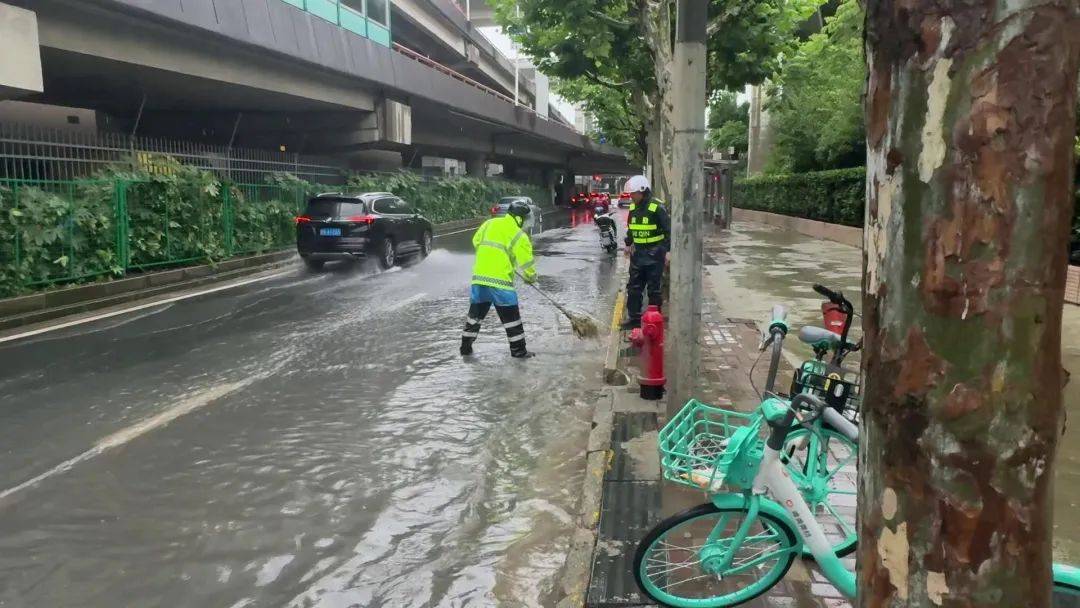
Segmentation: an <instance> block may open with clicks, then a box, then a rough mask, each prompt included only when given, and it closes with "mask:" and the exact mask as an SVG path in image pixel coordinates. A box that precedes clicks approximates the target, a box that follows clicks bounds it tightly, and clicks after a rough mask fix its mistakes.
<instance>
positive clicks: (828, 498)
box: [760, 285, 860, 557]
mask: <svg viewBox="0 0 1080 608" xmlns="http://www.w3.org/2000/svg"><path fill="white" fill-rule="evenodd" d="M814 289H815V290H816V291H818V292H819V293H822V294H823V295H826V294H828V295H827V296H826V297H829V299H830V301H831V302H832V303H833V304H834V306H835V307H836V308H837V309H838V311H840V312H841V313H843V315H844V323H843V328H842V330H841V331H840V333H839V334H837V333H834V332H832V331H828V330H825V329H822V328H817V327H804V328H802V329H801V330H800V331H799V339H800V340H802V341H803V342H806V343H807V344H809V345H811V346H812V347H813V349H814V358H813V359H810V360H808V361H805V362H803V364H802V365H801V366H800V367H799V369H797V370H796V373H795V376H794V378H793V380H792V384H791V392H790V394H792V395H794V394H798V393H808V394H812V395H817V396H819V397H821V398H822V399H824V400H825V401H826V403H828V404H829V405H830V406H832V407H830V408H829V411H827V412H825V413H824V414H823V415H822V416H816V417H813V418H812V419H811V420H805V421H803V426H802V427H801V428H798V429H796V430H794V431H792V432H791V433H790V434H789V435H788V439H787V443H786V444H785V446H784V449H783V450H782V461H783V463H784V465H785V466H786V467H787V469H788V471H789V473H790V474H791V478H792V481H794V482H795V485H796V487H798V489H799V491H800V492H801V493H802V495H803V498H805V499H806V501H807V502H808V503H809V504H810V509H811V511H812V512H813V513H814V517H815V519H816V520H817V521H818V523H819V524H821V526H822V528H823V529H824V530H825V531H826V536H827V538H828V539H829V542H830V545H831V546H832V547H833V552H834V553H835V554H836V555H838V556H840V557H843V556H845V555H848V554H850V553H851V552H852V551H854V550H855V547H856V540H857V537H856V532H855V506H856V503H855V490H854V488H855V475H856V470H855V463H856V459H857V458H858V427H857V426H856V425H855V424H854V423H853V422H852V420H851V419H850V418H849V417H848V416H851V418H854V416H853V413H854V412H857V402H858V372H852V371H849V370H846V369H844V368H843V366H842V365H843V361H844V358H845V357H846V356H847V355H848V354H850V353H851V352H854V351H856V350H858V349H859V348H860V346H859V345H856V344H851V343H850V342H848V340H847V335H848V331H849V330H850V328H851V319H852V318H853V316H854V315H853V312H854V311H853V308H854V307H853V306H852V304H851V302H849V301H848V300H847V299H846V298H844V297H843V295H842V294H838V293H835V292H832V291H831V290H828V289H826V288H824V287H821V286H820V285H815V286H814ZM787 333H788V326H787V322H786V311H785V310H784V308H783V307H781V306H774V307H773V315H772V320H771V321H770V323H769V325H768V330H767V335H764V336H763V338H762V342H761V346H760V350H761V351H765V350H766V349H767V348H769V347H770V346H771V347H772V357H771V360H770V364H769V370H768V375H767V377H766V382H765V390H764V393H763V396H764V395H768V396H776V397H785V396H784V395H779V394H777V393H775V392H774V388H775V383H776V375H777V370H778V369H779V363H780V358H781V352H782V350H783V340H784V338H785V337H786V336H787ZM830 352H831V353H832V354H833V356H832V360H831V362H826V361H825V356H826V355H827V354H829V353H830ZM804 556H806V557H810V552H809V549H807V548H804Z"/></svg>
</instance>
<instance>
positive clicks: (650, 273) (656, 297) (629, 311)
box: [626, 254, 664, 322]
mask: <svg viewBox="0 0 1080 608" xmlns="http://www.w3.org/2000/svg"><path fill="white" fill-rule="evenodd" d="M635 255H636V254H635ZM660 260H661V261H660V262H659V263H657V262H655V261H653V260H652V259H648V260H647V261H646V263H644V264H638V263H635V261H634V260H633V259H631V260H630V279H629V280H628V281H627V282H626V316H627V317H629V318H630V321H632V322H639V321H641V315H642V313H644V312H645V310H644V307H643V306H642V302H641V301H642V296H643V292H645V291H646V290H648V293H649V304H655V305H656V306H661V305H662V304H663V302H664V298H663V292H662V288H663V283H664V263H663V256H662V255H661V257H660Z"/></svg>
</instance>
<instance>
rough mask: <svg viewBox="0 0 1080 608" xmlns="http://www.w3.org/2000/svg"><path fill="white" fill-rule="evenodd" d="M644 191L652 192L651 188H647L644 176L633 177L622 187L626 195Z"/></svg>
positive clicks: (647, 183)
mask: <svg viewBox="0 0 1080 608" xmlns="http://www.w3.org/2000/svg"><path fill="white" fill-rule="evenodd" d="M646 190H652V188H650V187H649V178H647V177H645V176H644V175H635V176H634V177H631V178H630V179H628V180H626V184H624V185H623V192H626V193H628V194H632V193H634V192H645V191H646Z"/></svg>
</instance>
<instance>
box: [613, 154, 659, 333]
mask: <svg viewBox="0 0 1080 608" xmlns="http://www.w3.org/2000/svg"><path fill="white" fill-rule="evenodd" d="M623 191H624V192H627V193H629V194H630V198H631V200H632V201H633V202H632V203H631V204H630V216H629V222H628V230H627V234H626V246H627V250H628V251H629V252H630V279H629V281H627V283H626V314H627V317H628V318H627V320H626V321H625V322H624V323H623V324H622V326H621V327H622V329H633V328H635V327H640V326H641V314H642V312H643V309H644V307H643V305H642V299H643V292H644V291H646V290H648V293H649V304H650V305H652V304H655V305H656V306H661V305H662V303H663V298H662V295H661V293H662V292H661V289H662V286H663V279H664V267H665V266H666V262H667V254H668V249H669V248H670V242H671V217H670V216H669V215H668V212H667V209H665V208H664V202H663V201H661V200H660V199H657V198H654V197H653V195H652V188H651V187H650V185H649V179H648V178H647V177H645V176H644V175H635V176H634V177H631V178H630V179H628V180H626V186H624V187H623Z"/></svg>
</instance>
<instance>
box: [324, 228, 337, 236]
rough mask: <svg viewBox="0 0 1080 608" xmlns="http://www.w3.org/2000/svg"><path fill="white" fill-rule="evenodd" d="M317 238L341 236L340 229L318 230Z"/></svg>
mask: <svg viewBox="0 0 1080 608" xmlns="http://www.w3.org/2000/svg"><path fill="white" fill-rule="evenodd" d="M319 236H341V228H319Z"/></svg>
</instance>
